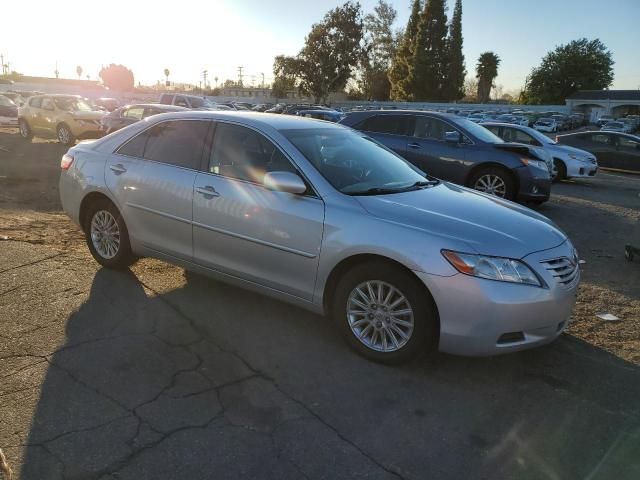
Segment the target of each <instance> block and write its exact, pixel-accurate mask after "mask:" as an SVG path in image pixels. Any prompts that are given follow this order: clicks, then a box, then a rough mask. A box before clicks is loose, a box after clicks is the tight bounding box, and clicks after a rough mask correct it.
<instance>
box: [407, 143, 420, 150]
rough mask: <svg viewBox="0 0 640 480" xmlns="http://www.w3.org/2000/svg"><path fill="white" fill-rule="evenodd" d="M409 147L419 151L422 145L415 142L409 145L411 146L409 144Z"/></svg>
mask: <svg viewBox="0 0 640 480" xmlns="http://www.w3.org/2000/svg"><path fill="white" fill-rule="evenodd" d="M407 147H409V148H413V149H414V150H417V149H419V148H420V144H419V143H416V142H413V143H409V144H407Z"/></svg>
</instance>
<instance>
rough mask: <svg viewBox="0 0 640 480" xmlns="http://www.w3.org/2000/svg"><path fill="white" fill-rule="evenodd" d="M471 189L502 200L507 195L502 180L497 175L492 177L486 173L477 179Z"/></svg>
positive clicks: (505, 186)
mask: <svg viewBox="0 0 640 480" xmlns="http://www.w3.org/2000/svg"><path fill="white" fill-rule="evenodd" d="M473 188H474V189H476V190H478V191H480V192H484V193H488V194H490V195H495V196H497V197H502V198H504V197H505V195H506V194H507V185H506V184H505V182H504V180H503V179H502V178H500V177H499V176H498V175H494V174H492V173H487V174H485V175H482V176H481V177H480V178H478V180H476V183H475V185H474V186H473Z"/></svg>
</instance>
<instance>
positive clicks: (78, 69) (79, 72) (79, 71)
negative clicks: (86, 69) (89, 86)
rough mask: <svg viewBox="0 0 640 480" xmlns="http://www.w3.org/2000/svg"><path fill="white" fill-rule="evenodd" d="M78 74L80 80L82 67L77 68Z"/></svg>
mask: <svg viewBox="0 0 640 480" xmlns="http://www.w3.org/2000/svg"><path fill="white" fill-rule="evenodd" d="M76 73H77V74H78V79H80V78H81V77H82V67H81V66H80V65H78V66H77V67H76Z"/></svg>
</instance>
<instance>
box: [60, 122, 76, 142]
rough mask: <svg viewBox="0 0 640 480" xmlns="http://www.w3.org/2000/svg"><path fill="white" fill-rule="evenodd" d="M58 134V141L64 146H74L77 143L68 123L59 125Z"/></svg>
mask: <svg viewBox="0 0 640 480" xmlns="http://www.w3.org/2000/svg"><path fill="white" fill-rule="evenodd" d="M56 134H57V137H58V141H59V142H60V143H61V144H62V145H74V144H75V143H76V137H74V136H73V133H72V132H71V129H70V128H69V126H68V125H67V124H66V123H61V124H60V125H58V128H56Z"/></svg>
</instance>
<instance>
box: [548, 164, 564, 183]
mask: <svg viewBox="0 0 640 480" xmlns="http://www.w3.org/2000/svg"><path fill="white" fill-rule="evenodd" d="M566 178H567V167H566V166H565V164H564V162H563V161H562V160H558V159H557V158H554V159H553V172H552V175H551V180H552V181H553V183H558V182H561V181H563V180H565V179H566Z"/></svg>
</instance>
